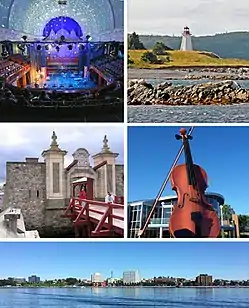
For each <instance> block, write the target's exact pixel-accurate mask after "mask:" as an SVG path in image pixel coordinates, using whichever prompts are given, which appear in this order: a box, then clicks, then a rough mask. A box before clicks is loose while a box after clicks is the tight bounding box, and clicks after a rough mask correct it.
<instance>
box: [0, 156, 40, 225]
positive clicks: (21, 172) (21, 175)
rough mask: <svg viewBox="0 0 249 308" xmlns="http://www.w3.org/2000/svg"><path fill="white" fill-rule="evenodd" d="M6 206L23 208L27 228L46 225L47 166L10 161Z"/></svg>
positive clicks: (7, 174)
mask: <svg viewBox="0 0 249 308" xmlns="http://www.w3.org/2000/svg"><path fill="white" fill-rule="evenodd" d="M6 171H7V172H6V186H5V195H4V208H7V207H17V208H20V209H21V210H22V214H23V217H24V221H25V225H26V229H27V230H33V229H38V230H39V229H41V228H43V227H44V219H45V211H46V209H45V203H46V166H45V163H39V162H32V161H30V162H29V161H28V162H22V163H15V162H13V163H12V162H8V163H7V170H6Z"/></svg>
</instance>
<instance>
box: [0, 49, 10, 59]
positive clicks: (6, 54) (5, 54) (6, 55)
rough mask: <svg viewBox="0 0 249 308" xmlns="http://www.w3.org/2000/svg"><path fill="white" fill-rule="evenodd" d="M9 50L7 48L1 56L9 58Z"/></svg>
mask: <svg viewBox="0 0 249 308" xmlns="http://www.w3.org/2000/svg"><path fill="white" fill-rule="evenodd" d="M8 55H9V54H8V52H7V51H6V50H4V51H3V52H2V53H1V56H2V58H3V59H7V58H8Z"/></svg>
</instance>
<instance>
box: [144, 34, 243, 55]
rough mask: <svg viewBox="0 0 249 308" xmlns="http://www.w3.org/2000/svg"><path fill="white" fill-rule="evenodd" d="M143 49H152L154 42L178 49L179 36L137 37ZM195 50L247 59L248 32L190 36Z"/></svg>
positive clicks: (179, 43)
mask: <svg viewBox="0 0 249 308" xmlns="http://www.w3.org/2000/svg"><path fill="white" fill-rule="evenodd" d="M139 38H140V41H141V42H142V43H143V44H144V46H145V48H147V49H152V48H153V46H154V45H155V44H156V42H163V43H164V44H165V45H166V46H169V47H170V48H172V49H179V48H180V45H181V37H180V36H168V35H165V36H159V35H139ZM192 42H193V47H194V49H195V50H205V51H209V52H214V53H215V54H218V55H219V56H220V57H222V58H236V59H249V32H229V33H219V34H216V35H210V36H198V37H195V36H192Z"/></svg>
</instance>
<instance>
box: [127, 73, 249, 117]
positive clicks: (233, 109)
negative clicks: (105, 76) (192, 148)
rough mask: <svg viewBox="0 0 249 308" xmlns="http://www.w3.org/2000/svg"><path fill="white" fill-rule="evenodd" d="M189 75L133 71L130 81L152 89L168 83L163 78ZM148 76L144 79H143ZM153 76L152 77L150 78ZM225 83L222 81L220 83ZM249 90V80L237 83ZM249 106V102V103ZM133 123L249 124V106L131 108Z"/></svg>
mask: <svg viewBox="0 0 249 308" xmlns="http://www.w3.org/2000/svg"><path fill="white" fill-rule="evenodd" d="M176 75H179V76H178V77H181V76H184V75H186V73H180V72H175V71H163V70H162V71H157V70H130V74H129V78H130V79H141V78H145V79H146V81H147V82H149V83H151V84H152V85H154V86H155V85H157V84H159V83H162V82H165V81H167V80H165V79H164V78H163V77H173V78H175V77H174V76H176ZM143 76H144V77H143ZM149 76H151V77H149ZM210 81H211V82H216V81H214V80H208V79H201V80H177V79H175V80H168V82H171V83H172V84H174V85H192V84H200V83H206V82H210ZM217 82H221V80H217ZM236 82H237V83H238V84H239V85H240V86H241V87H243V88H246V89H248V88H249V80H236ZM248 103H249V102H248ZM127 113H128V122H129V123H182V122H185V123H249V104H243V105H242V104H241V105H230V106H160V105H157V106H128V112H127Z"/></svg>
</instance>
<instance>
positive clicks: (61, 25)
mask: <svg viewBox="0 0 249 308" xmlns="http://www.w3.org/2000/svg"><path fill="white" fill-rule="evenodd" d="M62 29H63V30H65V31H67V32H68V34H70V33H71V32H72V31H75V34H76V36H77V37H78V38H80V37H82V35H83V33H82V29H81V27H80V25H79V24H78V23H77V21H76V20H74V19H73V18H71V17H65V16H59V17H55V18H53V19H51V20H50V21H49V22H48V23H47V24H46V26H45V28H44V30H43V36H45V37H48V36H49V35H50V33H51V31H52V30H53V31H54V32H55V33H57V32H58V31H60V30H62Z"/></svg>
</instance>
